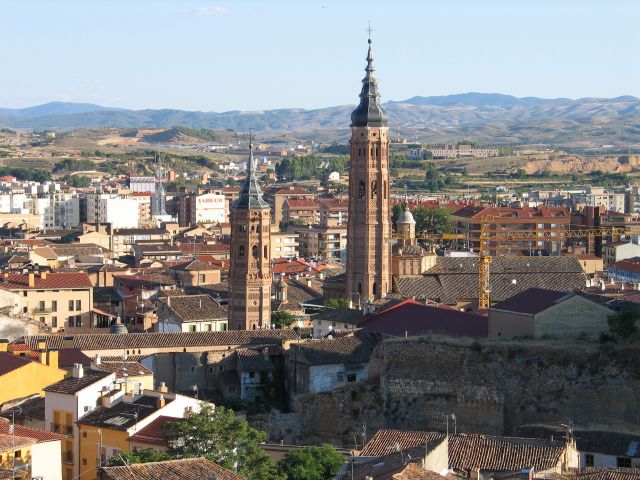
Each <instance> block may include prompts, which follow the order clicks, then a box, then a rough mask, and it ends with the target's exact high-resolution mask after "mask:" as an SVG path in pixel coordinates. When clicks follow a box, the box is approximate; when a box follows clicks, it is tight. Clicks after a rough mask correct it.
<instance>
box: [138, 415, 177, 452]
mask: <svg viewBox="0 0 640 480" xmlns="http://www.w3.org/2000/svg"><path fill="white" fill-rule="evenodd" d="M180 420H181V419H180V418H177V417H167V416H165V415H160V416H159V417H158V418H156V419H154V420H153V421H152V422H151V423H149V424H148V425H147V426H146V427H144V428H141V429H140V430H138V431H137V432H136V433H134V434H133V435H131V437H129V441H131V442H135V443H145V444H147V443H150V444H152V445H164V444H165V438H164V426H165V425H166V424H167V423H174V422H179V421H180Z"/></svg>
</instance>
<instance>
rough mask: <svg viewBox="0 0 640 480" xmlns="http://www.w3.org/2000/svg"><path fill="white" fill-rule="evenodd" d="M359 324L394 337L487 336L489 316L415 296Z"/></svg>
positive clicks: (369, 329) (363, 327) (366, 328)
mask: <svg viewBox="0 0 640 480" xmlns="http://www.w3.org/2000/svg"><path fill="white" fill-rule="evenodd" d="M358 327H360V328H362V329H364V330H367V331H369V332H375V333H380V334H382V335H389V336H393V337H404V336H406V335H409V336H418V335H448V336H453V337H486V336H488V334H489V323H488V320H487V318H486V317H483V316H480V315H476V314H474V313H467V312H461V311H459V310H456V309H453V308H446V307H445V308H443V307H434V306H431V305H425V304H423V303H420V302H416V301H415V300H405V301H404V302H402V303H399V304H397V305H395V306H393V307H391V308H389V309H387V310H385V311H383V312H381V313H378V314H375V315H371V316H369V317H367V318H365V319H364V320H362V321H361V322H360V323H358Z"/></svg>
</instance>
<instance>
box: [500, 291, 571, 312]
mask: <svg viewBox="0 0 640 480" xmlns="http://www.w3.org/2000/svg"><path fill="white" fill-rule="evenodd" d="M571 296H573V293H572V292H559V291H557V290H547V289H545V288H529V289H527V290H525V291H524V292H520V293H518V294H516V295H514V296H513V297H511V298H508V299H507V300H503V301H502V302H499V303H497V304H495V305H494V306H493V307H491V310H504V311H508V312H516V313H524V314H527V315H536V314H538V313H540V312H544V311H545V310H546V309H548V308H551V307H553V306H554V305H556V304H558V303H560V302H561V301H562V300H565V299H567V298H569V297H571Z"/></svg>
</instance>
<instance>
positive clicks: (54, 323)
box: [51, 317, 58, 328]
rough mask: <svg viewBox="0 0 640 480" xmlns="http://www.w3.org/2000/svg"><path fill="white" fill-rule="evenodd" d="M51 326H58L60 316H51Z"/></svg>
mask: <svg viewBox="0 0 640 480" xmlns="http://www.w3.org/2000/svg"><path fill="white" fill-rule="evenodd" d="M51 326H52V327H53V328H58V317H51Z"/></svg>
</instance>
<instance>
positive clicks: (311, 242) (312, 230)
mask: <svg viewBox="0 0 640 480" xmlns="http://www.w3.org/2000/svg"><path fill="white" fill-rule="evenodd" d="M287 231H288V232H295V233H297V235H298V243H299V247H298V249H299V251H300V256H301V257H304V258H324V259H328V258H334V259H339V260H340V261H346V255H347V226H346V225H340V226H335V227H325V226H322V225H310V226H294V227H289V228H288V229H287Z"/></svg>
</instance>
